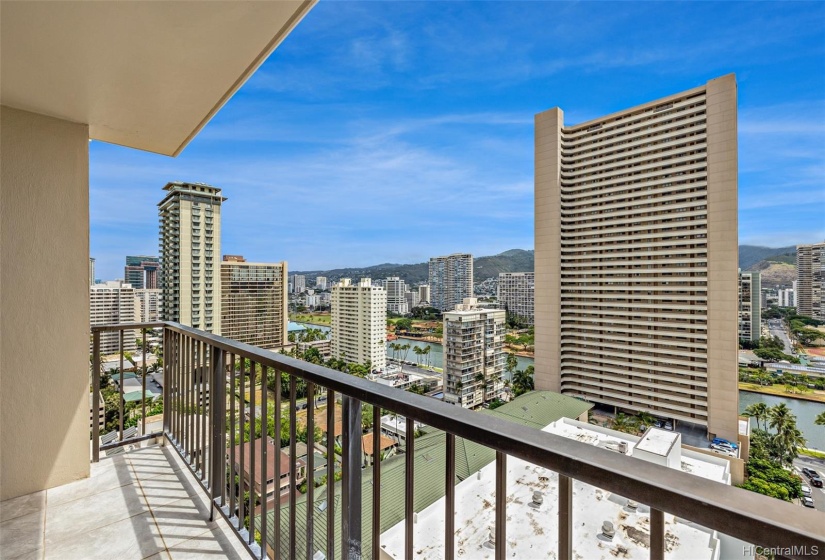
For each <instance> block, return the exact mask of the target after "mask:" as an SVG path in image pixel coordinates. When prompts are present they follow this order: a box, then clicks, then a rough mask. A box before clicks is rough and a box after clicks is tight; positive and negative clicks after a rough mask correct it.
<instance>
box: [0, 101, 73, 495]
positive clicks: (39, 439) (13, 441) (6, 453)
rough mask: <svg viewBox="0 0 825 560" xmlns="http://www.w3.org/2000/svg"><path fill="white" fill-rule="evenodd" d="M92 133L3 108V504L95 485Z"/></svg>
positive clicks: (0, 153) (0, 345) (0, 127)
mask: <svg viewBox="0 0 825 560" xmlns="http://www.w3.org/2000/svg"><path fill="white" fill-rule="evenodd" d="M88 137H89V136H88V127H87V126H86V125H83V124H75V123H70V122H67V121H62V120H59V119H53V118H49V117H44V116H41V115H37V114H34V113H29V112H26V111H19V110H16V109H10V108H7V107H2V108H0V499H2V500H5V499H8V498H13V497H15V496H20V495H22V494H27V493H30V492H35V491H38V490H43V489H45V488H51V487H53V486H58V485H61V484H65V483H66V482H70V481H72V480H76V479H79V478H83V477H86V476H88V475H89V397H88V394H89V384H88V379H89V355H88V350H89V277H88V276H89V142H88Z"/></svg>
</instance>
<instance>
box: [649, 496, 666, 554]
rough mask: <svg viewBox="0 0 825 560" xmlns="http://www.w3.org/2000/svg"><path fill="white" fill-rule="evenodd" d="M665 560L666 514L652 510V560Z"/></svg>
mask: <svg viewBox="0 0 825 560" xmlns="http://www.w3.org/2000/svg"><path fill="white" fill-rule="evenodd" d="M664 559H665V513H664V512H663V511H662V510H660V509H654V508H650V560H664Z"/></svg>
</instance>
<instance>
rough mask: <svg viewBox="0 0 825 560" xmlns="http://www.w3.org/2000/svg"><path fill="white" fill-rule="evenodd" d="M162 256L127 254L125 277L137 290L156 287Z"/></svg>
mask: <svg viewBox="0 0 825 560" xmlns="http://www.w3.org/2000/svg"><path fill="white" fill-rule="evenodd" d="M159 268H160V258H158V257H148V256H145V255H141V256H127V257H126V268H125V269H124V271H123V279H124V281H125V282H126V283H127V284H131V285H132V287H133V288H134V289H136V290H142V289H144V288H149V289H156V288H159V286H158V269H159Z"/></svg>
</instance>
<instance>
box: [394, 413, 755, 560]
mask: <svg viewBox="0 0 825 560" xmlns="http://www.w3.org/2000/svg"><path fill="white" fill-rule="evenodd" d="M544 431H545V432H549V433H553V434H556V435H559V436H563V437H566V438H569V439H575V440H577V441H580V442H583V443H587V444H589V445H594V446H598V447H602V448H605V449H609V450H612V451H614V452H616V453H623V454H625V455H628V456H632V457H635V458H636V459H641V460H643V461H648V462H653V463H657V464H660V465H664V466H667V467H669V468H672V469H677V470H681V471H683V472H687V473H690V474H692V475H694V476H699V477H702V478H705V479H708V480H713V481H716V482H719V483H721V484H728V485H729V484H730V483H731V474H730V464H729V462H728V460H727V459H725V458H722V457H718V458H717V457H714V456H709V455H705V454H703V453H699V452H696V451H691V450H687V449H683V448H682V446H681V439H680V435H679V433H678V432H668V431H665V430H659V429H656V428H651V429H649V430H648V431H647V432H646V434H645V435H644V436H643V437H641V438H640V437H635V436H630V435H628V434H624V433H622V432H617V431H614V430H609V429H607V428H601V427H598V426H594V425H591V424H588V423H585V422H580V421H577V420H571V419H569V418H562V419H559V420H557V421H555V422H553V423H551V424H549V425H548V426H546V427H545V428H544ZM382 479H383V473H382ZM506 479H507V487H506V489H507V490H506V491H507V499H506V501H507V517H508V519H510V518H513V519H517V520H519V522H515V523H508V524H507V557H508V558H537V557H545V556H546V552H545V553H543V554H542V553H540V552H538V551H550V550H555V549H556V538H557V535H558V524H559V509H558V508H559V497H558V496H559V494H558V492H559V482H558V475H557V474H556V473H555V472H554V471H550V470H547V469H544V468H542V467H538V466H536V465H534V464H532V463H529V462H527V461H523V460H521V459H518V458H515V457H508V458H507V478H506ZM495 488H496V464H495V462H490V463H488V464H486V465H485V466H484V467H482V468H481V469H480V470H479V471H478V472H477V474H476V475H475V476H470V477H467V478H466V479H463V480H462V481H461V482H460V483H458V484H457V485H456V488H455V504H456V507H455V510H456V513H455V526H456V527H457V528H460V535H457V537H456V539H457V541H458V543H459V547H460V548H461V549H462V550H463V556H464V557H467V558H481V559H484V558H490V559H492V558H494V557H495V546H494V535H495V530H494V525H495V515H496V512H495V508H494V507H490V504H494V503H495V502H496V497H495ZM573 493H574V500H573V510H572V515H573V519H575V520H576V525H575V529H574V530H573V538H574V542H573V550H575V551H576V553H577V555H578V556H579V557H580V558H586V559H588V560H615V558H617V557H619V558H648V555H649V553H650V544H649V543H650V508H649V507H647V506H646V505H644V504H638V503H636V502H633V501H632V500H628V499H627V498H625V497H623V496H620V495H618V494H615V493H611V492H607V491H604V490H602V489H600V488H597V487H595V486H591V485H588V484H584V483H582V482H579V481H574V482H573ZM444 505H445V504H444V498H441V499H439V500H437V501H435V502H434V503H432V504H430V505H428V506H427V507H426V508H424V509H422V510H420V511H419V510H417V516H416V520H417V523H416V537H415V538H416V540H415V546H416V549H418V550H426V551H428V556H429V557H432V558H441V557H444V554H445V550H444V531H443V527H444V524H445V519H444V515H445V507H444ZM537 527H538V528H541V530H536V528H537ZM665 539H666V543H667V545H666V546H667V556H668V558H669V559H673V560H717V559H718V558H720V557H721V558H728V557H730V558H732V557H734V556H733V554H734V553H735V554H736V557H737V558H742V557H743V556H742V554H743V550H744V551H746V552H747V550H748V549H747V548H745V547H746V546H747V543H744V542H742V541H739V540H737V539H732V538H729V537H726V536H725V535H721V534H719V533H717V532H716V531H714V530H711V529H707V528H705V527H701V526H699V525H696V524H695V523H691V522H689V521H687V520H685V519H681V518H677V517H674V516H673V515H669V514H665ZM381 545H382V547H381V548H382V550H381V558H382V559H384V560H390V559H392V560H394V559H397V558H403V557H404V522H403V521H401V522H400V523H397V524H396V525H395V526H393V527H392V528H390V529H389V530H388V531H385V532H384V533H383V534H382V535H381ZM457 548H458V547H457ZM744 557H746V558H747V557H748V555H747V553H746V554H745V556H744ZM750 557H751V558H752V557H753V556H752V555H751V556H750Z"/></svg>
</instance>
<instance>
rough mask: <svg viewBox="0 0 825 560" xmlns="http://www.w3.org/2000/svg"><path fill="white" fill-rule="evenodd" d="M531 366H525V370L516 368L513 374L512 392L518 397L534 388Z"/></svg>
mask: <svg viewBox="0 0 825 560" xmlns="http://www.w3.org/2000/svg"><path fill="white" fill-rule="evenodd" d="M533 371H534V368H533V366H527V369H525V370H523V371H522V370H517V371H516V372H515V373H514V374H513V394H514V395H515V396H516V397H518V396H519V395H523V394H524V393H526V392H528V391H532V390H533V389H535V383H534V380H533Z"/></svg>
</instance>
